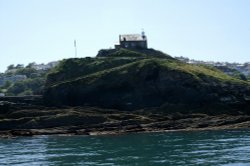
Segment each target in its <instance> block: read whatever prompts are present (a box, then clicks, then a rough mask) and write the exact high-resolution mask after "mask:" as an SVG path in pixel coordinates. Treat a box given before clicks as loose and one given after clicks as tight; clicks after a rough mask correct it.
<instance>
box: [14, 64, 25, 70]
mask: <svg viewBox="0 0 250 166" xmlns="http://www.w3.org/2000/svg"><path fill="white" fill-rule="evenodd" d="M22 68H24V65H23V64H17V65H16V69H22Z"/></svg>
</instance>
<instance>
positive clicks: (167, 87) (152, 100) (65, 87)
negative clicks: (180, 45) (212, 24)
mask: <svg viewBox="0 0 250 166" xmlns="http://www.w3.org/2000/svg"><path fill="white" fill-rule="evenodd" d="M100 54H103V56H100ZM133 54H136V55H137V56H133ZM159 54H160V52H158V51H155V50H146V51H145V50H144V51H138V52H136V53H135V52H134V51H133V52H132V51H129V50H124V49H123V50H121V51H120V52H119V50H118V51H115V52H114V51H111V52H110V53H109V52H105V53H99V56H98V57H99V58H98V57H97V58H84V59H68V60H65V61H63V62H62V63H61V65H59V67H58V68H57V69H55V71H54V72H52V73H51V74H50V75H49V76H48V79H47V87H46V90H45V94H44V99H45V101H46V103H47V104H48V105H69V106H78V105H92V106H99V107H105V108H116V109H122V110H135V109H142V108H148V107H158V108H159V109H161V110H163V111H174V110H176V109H177V110H178V111H182V112H183V111H201V110H202V111H208V112H211V111H215V112H216V111H247V110H249V96H250V85H249V83H247V82H245V81H242V80H238V79H235V78H232V77H230V76H228V75H226V74H224V73H222V72H220V71H219V70H217V69H215V68H211V67H206V66H198V65H190V64H185V63H183V62H180V61H178V60H175V59H173V58H171V57H170V56H168V55H165V56H164V54H163V53H161V54H160V55H159ZM153 55H155V56H153ZM157 55H158V56H157ZM100 57H101V58H100Z"/></svg>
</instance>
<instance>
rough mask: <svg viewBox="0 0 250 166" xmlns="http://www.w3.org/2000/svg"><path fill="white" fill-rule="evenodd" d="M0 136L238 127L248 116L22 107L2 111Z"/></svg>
mask: <svg viewBox="0 0 250 166" xmlns="http://www.w3.org/2000/svg"><path fill="white" fill-rule="evenodd" d="M0 116H1V120H0V136H2V137H13V136H33V135H51V134H69V135H101V134H122V133H131V132H133V133H134V132H161V131H176V130H177V131H187V130H216V129H239V128H249V127H250V116H249V115H243V114H240V113H238V114H237V115H228V114H220V115H207V114H201V113H193V114H181V113H173V114H169V113H168V114H165V113H162V112H159V111H156V110H155V109H151V110H138V111H133V112H128V111H118V110H112V109H100V108H97V107H74V108H73V107H68V108H45V107H37V108H32V109H31V108H25V109H24V108H23V109H16V110H9V111H8V112H6V113H4V114H1V115H0Z"/></svg>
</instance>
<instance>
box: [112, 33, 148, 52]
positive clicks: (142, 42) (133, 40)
mask: <svg viewBox="0 0 250 166" xmlns="http://www.w3.org/2000/svg"><path fill="white" fill-rule="evenodd" d="M115 48H116V49H118V48H130V49H147V48H148V45H147V37H146V35H145V33H144V32H142V33H141V34H127V35H119V44H116V45H115Z"/></svg>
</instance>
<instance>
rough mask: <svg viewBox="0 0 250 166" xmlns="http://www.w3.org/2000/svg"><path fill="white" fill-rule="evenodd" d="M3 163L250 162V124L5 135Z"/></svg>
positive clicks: (228, 165)
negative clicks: (245, 127)
mask: <svg viewBox="0 0 250 166" xmlns="http://www.w3.org/2000/svg"><path fill="white" fill-rule="evenodd" d="M0 165H1V166H2V165H11V166H13V165H27V166H30V165H46V166H47V165H94V166H98V165H102V166H106V165H142V166H147V165H155V166H159V165H164V166H165V165H173V166H176V165H184V166H189V165H195V166H196V165H202V166H203V165H204V166H206V165H211V166H214V165H223V166H241V165H243V166H247V165H249V166H250V130H237V131H206V132H205V131H202V132H197V131H196V132H167V133H150V134H128V135H118V136H36V137H19V138H14V139H0Z"/></svg>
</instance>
